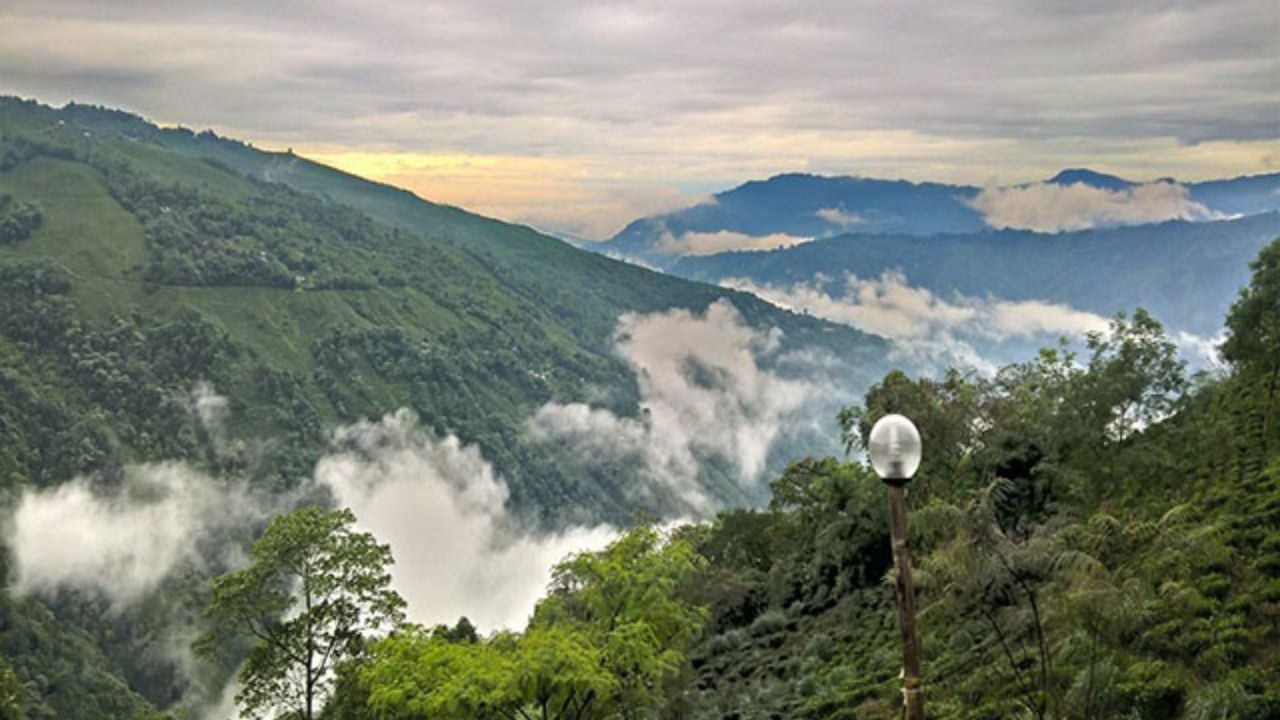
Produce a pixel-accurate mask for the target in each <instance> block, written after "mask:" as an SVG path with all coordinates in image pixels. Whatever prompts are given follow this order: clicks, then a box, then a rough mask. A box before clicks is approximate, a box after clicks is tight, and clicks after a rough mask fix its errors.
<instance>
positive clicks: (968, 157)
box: [0, 0, 1280, 237]
mask: <svg viewBox="0 0 1280 720" xmlns="http://www.w3.org/2000/svg"><path fill="white" fill-rule="evenodd" d="M0 29H2V32H3V36H4V40H3V42H0V92H5V93H13V94H18V95H22V96H26V97H34V98H37V99H39V100H42V101H45V102H49V103H53V104H59V105H60V104H62V103H63V102H65V101H67V100H72V99H74V100H77V101H82V102H93V103H101V104H106V105H111V106H115V107H120V108H124V109H127V110H131V111H135V112H138V113H140V114H142V115H145V116H147V117H148V118H151V119H153V120H155V121H158V122H160V123H164V124H182V125H186V126H189V127H192V128H196V129H201V128H205V127H212V128H213V129H215V130H216V131H218V132H219V133H223V134H227V135H232V136H235V137H238V138H241V139H245V140H250V141H253V142H255V143H256V144H258V145H261V146H267V147H277V148H284V147H293V148H294V150H295V151H297V152H299V153H302V154H306V155H309V156H313V157H317V158H318V159H321V160H323V161H326V162H330V163H333V164H336V165H339V166H341V167H344V168H346V169H349V170H352V171H355V172H358V173H361V174H364V175H368V176H372V177H376V178H378V179H383V180H386V181H389V182H393V183H396V184H399V185H403V186H406V187H408V188H410V189H413V190H415V191H417V192H419V193H420V194H422V195H424V196H426V197H428V198H431V199H435V200H441V201H445V202H451V203H455V204H461V205H464V206H467V207H469V208H471V209H474V210H477V211H480V212H484V213H487V214H491V215H497V216H499V217H503V218H506V219H510V220H516V221H521V222H529V223H532V224H535V225H538V226H540V227H543V228H547V229H553V230H558V231H563V232H572V233H576V234H581V235H586V236H591V237H604V236H607V235H610V234H612V233H613V232H614V231H616V230H617V229H619V228H620V226H621V225H622V224H623V223H625V222H626V221H628V220H630V219H634V217H636V216H638V215H641V214H647V213H651V212H654V211H658V210H663V209H669V208H672V207H676V206H680V205H685V204H688V203H690V202H692V201H694V200H696V199H697V198H699V197H702V196H705V195H706V194H707V193H709V192H713V191H716V190H721V189H725V188H728V187H731V186H733V185H736V184H738V183H740V182H742V181H744V180H747V179H751V178H760V177H766V176H768V175H771V174H775V173H778V172H788V171H809V172H820V173H829V174H860V175H866V176H880V177H904V178H909V179H936V180H947V181H964V182H968V183H974V184H981V185H989V184H996V183H1011V182H1023V181H1028V180H1034V179H1040V178H1043V177H1047V176H1049V175H1051V174H1053V173H1054V172H1056V171H1057V170H1058V169H1060V168H1062V167H1066V166H1082V165H1087V166H1090V167H1094V168H1097V169H1101V170H1104V171H1112V172H1118V173H1121V174H1124V175H1126V176H1129V177H1132V178H1134V179H1151V178H1155V177H1159V176H1165V175H1174V176H1177V177H1179V178H1182V179H1203V178H1208V177H1218V176H1225V175H1237V174H1243V173H1256V172H1275V171H1280V43H1278V42H1277V37H1280V3H1277V2H1275V0H1226V1H1220V2H1205V1H1204V0H1197V1H1195V2H1141V1H1139V2H1115V0H1107V1H1105V2H1095V1H1094V0H1077V1H1074V2H995V1H992V0H967V1H966V2H935V3H922V2H910V1H902V0H877V1H874V2H862V1H854V2H850V1H848V0H845V1H843V2H756V1H754V0H734V1H732V2H694V1H691V0H684V1H682V2H612V3H602V4H599V5H591V4H585V3H577V2H564V1H561V0H540V1H537V2H484V1H481V0H473V1H472V2H459V3H448V2H436V3H433V2H423V1H421V0H395V1H392V2H376V3H375V2H365V3H356V2H337V1H336V0H315V1H313V2H300V1H294V0H269V1H268V0H254V1H253V2H247V1H245V0H222V1H221V2H207V3H193V2H180V1H171V2H163V3H161V2H134V1H132V0H111V1H110V2H102V1H101V0H86V1H84V2H79V1H76V0H5V2H4V3H3V5H0Z"/></svg>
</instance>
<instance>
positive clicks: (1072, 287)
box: [670, 212, 1280, 336]
mask: <svg viewBox="0 0 1280 720" xmlns="http://www.w3.org/2000/svg"><path fill="white" fill-rule="evenodd" d="M1276 237H1280V213H1275V212H1271V213H1265V214H1260V215H1252V216H1248V217H1243V218H1237V219H1234V220H1220V221H1215V222H1186V221H1172V222H1166V223H1160V224H1152V225H1138V226H1131V227H1118V228H1107V229H1101V230H1085V231H1079V232H1071V233H1059V234H1044V233H1034V232H1026V231H1015V230H1003V231H991V232H982V233H969V234H955V233H949V234H943V235H934V236H929V237H921V236H912V235H852V234H843V235H838V236H835V237H831V238H825V239H822V240H815V241H813V242H810V243H805V244H803V245H797V246H795V247H791V248H786V249H779V250H773V251H769V252H732V253H721V254H717V255H707V256H701V257H693V256H690V257H684V258H680V259H679V260H678V261H677V262H676V263H675V264H674V265H672V266H671V267H670V272H671V273H673V274H676V275H680V276H681V277H686V278H691V279H697V280H704V281H707V282H722V281H724V280H725V279H727V278H747V279H750V280H751V281H753V282H755V283H757V284H760V285H770V286H775V287H790V286H793V285H795V284H796V283H810V282H813V281H814V279H815V278H817V279H818V283H817V284H818V286H819V287H822V288H824V289H826V290H827V291H829V292H831V293H838V291H839V290H840V287H839V286H840V285H841V283H843V282H844V279H845V277H846V276H847V275H850V274H852V275H856V276H857V277H860V278H877V277H880V276H881V275H882V274H883V273H885V272H886V271H895V272H901V273H902V274H903V275H904V276H905V278H906V281H907V282H908V283H909V284H910V285H912V286H915V287H920V288H925V289H928V290H929V291H931V292H932V293H934V294H936V295H938V296H940V297H943V298H951V297H953V296H956V295H961V296H967V297H977V298H985V297H996V298H1000V299H1004V300H1039V301H1044V302H1052V303H1061V304H1067V305H1070V306H1072V307H1074V308H1077V309H1080V310H1086V311H1089V312H1093V313H1097V314H1100V315H1103V316H1109V315H1111V314H1113V313H1115V312H1117V311H1121V310H1132V309H1133V308H1135V307H1137V306H1143V307H1145V308H1146V309H1148V310H1150V311H1151V312H1152V313H1154V314H1155V315H1156V316H1157V317H1158V318H1160V319H1161V320H1162V321H1164V322H1165V323H1166V324H1168V325H1169V326H1171V327H1172V328H1174V329H1177V330H1186V331H1188V332H1193V333H1196V334H1200V335H1205V336H1211V335H1213V334H1214V333H1216V332H1217V330H1218V329H1219V328H1220V327H1221V320H1220V318H1222V317H1223V314H1224V313H1225V312H1226V309H1227V308H1228V307H1229V306H1230V304H1231V301H1232V300H1234V299H1235V297H1236V293H1237V291H1238V289H1239V288H1240V286H1241V285H1242V284H1243V283H1246V282H1247V281H1248V279H1249V267H1248V265H1249V262H1250V261H1251V260H1252V259H1253V258H1254V257H1256V256H1257V254H1258V251H1259V250H1260V249H1261V248H1262V247H1263V246H1264V245H1266V244H1267V243H1268V242H1270V241H1271V240H1272V239H1274V238H1276Z"/></svg>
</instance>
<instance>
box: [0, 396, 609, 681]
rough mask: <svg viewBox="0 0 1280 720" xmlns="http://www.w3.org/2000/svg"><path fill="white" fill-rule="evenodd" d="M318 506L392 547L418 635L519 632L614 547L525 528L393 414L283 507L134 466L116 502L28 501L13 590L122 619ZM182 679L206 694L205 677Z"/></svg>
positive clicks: (578, 531)
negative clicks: (96, 599) (276, 524)
mask: <svg viewBox="0 0 1280 720" xmlns="http://www.w3.org/2000/svg"><path fill="white" fill-rule="evenodd" d="M192 397H193V400H192V402H193V408H194V409H196V410H199V409H201V408H203V409H204V410H205V411H208V412H207V415H208V416H209V418H210V424H211V428H210V432H211V433H212V432H213V430H214V429H216V426H217V423H218V422H220V421H219V420H218V418H220V417H221V416H222V415H221V413H222V411H223V410H224V409H225V399H223V398H221V397H220V396H218V395H217V394H216V393H214V392H213V391H212V389H211V388H210V387H208V386H207V385H206V386H199V387H197V389H196V390H195V391H194V393H193V396H192ZM202 417H204V415H203V414H202ZM326 492H327V493H328V494H330V495H332V497H333V499H334V500H335V502H336V504H337V505H338V506H341V507H349V508H351V509H352V511H353V512H355V514H356V516H357V518H358V521H359V524H360V526H361V527H363V528H365V529H368V530H370V531H371V532H373V533H374V535H376V536H377V537H378V538H379V539H380V540H382V541H383V542H389V543H390V544H391V547H392V553H393V555H394V557H395V559H396V564H395V567H394V570H393V573H392V575H393V582H394V584H395V586H396V588H397V589H398V590H399V591H400V592H401V593H402V594H403V595H404V597H405V598H406V600H407V601H408V602H409V614H410V617H411V619H413V620H415V621H418V622H422V623H426V624H431V623H436V622H453V621H456V620H457V619H458V618H459V617H461V616H462V615H467V616H468V617H470V618H471V619H472V620H473V621H474V622H476V623H477V624H478V625H479V626H480V627H482V628H484V629H486V630H492V629H496V628H520V627H523V625H524V622H525V621H526V619H527V617H528V614H529V613H530V612H531V611H532V609H533V605H534V603H535V602H536V600H537V599H538V598H539V597H541V596H542V594H543V592H544V591H545V589H546V585H547V583H548V582H549V581H550V571H551V567H552V566H553V565H554V564H555V563H557V562H559V561H560V560H562V559H564V558H565V557H566V556H567V555H569V554H571V553H573V552H579V551H582V550H589V549H596V548H600V547H603V546H604V545H605V544H606V543H607V542H608V541H609V540H611V539H612V538H613V537H615V535H616V531H615V530H614V529H613V528H611V527H608V526H604V525H600V526H593V527H583V526H575V527H568V528H565V529H563V530H561V531H558V532H546V531H540V530H534V529H528V528H526V527H525V526H524V524H522V523H521V522H520V521H519V519H518V518H517V517H514V516H511V515H509V514H508V511H507V507H506V504H507V498H508V495H509V493H508V489H507V485H506V483H505V482H504V481H503V479H502V478H500V477H498V476H497V475H496V474H495V472H494V470H493V467H492V466H491V465H490V464H489V463H488V461H486V460H485V459H484V458H483V457H482V456H481V454H480V451H479V450H478V449H477V448H476V447H474V446H468V445H464V444H463V443H462V442H461V441H459V440H458V438H456V437H454V436H452V435H449V436H445V437H443V438H437V437H435V436H434V435H432V434H431V433H430V432H429V431H427V430H425V429H423V428H421V427H420V426H419V424H418V422H417V418H416V417H415V416H414V415H413V413H411V412H410V411H408V410H401V411H398V412H395V413H392V414H389V415H387V416H386V417H384V418H382V419H381V420H380V421H378V422H368V421H366V422H360V423H356V424H353V425H350V426H346V427H342V428H339V429H338V430H336V431H335V432H334V435H333V447H332V450H331V452H329V453H328V454H326V455H324V456H323V457H322V458H321V459H320V460H319V461H318V462H317V464H316V466H315V469H314V472H313V474H312V477H311V478H310V479H309V480H308V481H306V482H304V483H302V484H301V486H300V487H299V488H298V489H296V490H295V491H293V492H289V493H283V494H268V493H266V492H263V491H258V490H255V489H253V488H251V487H250V486H248V485H247V484H246V483H244V482H242V481H240V480H235V479H222V478H215V477H211V476H209V475H207V474H205V473H202V472H200V471H198V470H196V469H194V468H193V467H191V466H189V465H187V464H185V463H182V462H163V463H149V464H141V465H133V466H129V467H127V468H126V469H125V478H124V481H123V483H122V484H121V485H120V486H119V487H116V488H101V487H99V483H98V482H96V481H95V479H94V478H90V477H80V478H76V479H74V480H72V481H70V482H67V483H64V484H62V485H60V486H58V487H55V488H49V489H43V490H41V489H27V490H25V491H23V492H22V493H21V494H20V495H19V497H18V500H17V502H16V504H15V505H14V508H13V510H12V512H11V514H10V515H9V516H8V518H7V519H6V520H5V522H4V525H3V539H4V542H5V545H6V546H7V547H8V548H9V551H10V553H11V563H12V565H11V574H10V580H11V583H12V590H13V592H15V593H17V594H19V595H25V594H33V593H36V594H46V595H48V594H52V593H55V592H57V591H58V590H61V589H72V590H77V591H81V592H86V593H90V594H94V595H98V596H101V597H103V598H105V599H106V600H107V601H108V602H109V603H110V605H111V607H112V608H113V610H115V611H123V610H126V609H128V608H130V607H132V606H135V605H137V604H139V603H140V602H142V601H144V600H146V599H147V598H148V597H150V596H151V595H152V594H153V593H154V592H155V591H157V589H159V588H160V587H161V586H162V585H163V584H164V583H165V582H166V581H168V580H169V579H171V578H175V577H178V576H180V575H184V574H187V573H189V572H190V571H195V572H196V573H197V574H198V573H204V572H210V571H215V570H217V571H221V570H223V569H225V568H226V567H237V566H241V565H242V564H243V563H244V562H245V555H244V550H245V547H246V546H245V543H246V542H247V540H248V538H249V537H250V533H251V532H252V531H253V530H254V529H255V528H256V527H260V526H261V525H262V524H264V523H265V522H266V521H267V520H268V519H270V518H271V517H272V516H273V515H275V514H276V513H279V512H285V511H288V510H290V509H292V508H293V507H296V506H297V505H298V504H299V503H300V502H301V501H302V500H303V499H304V498H305V499H311V500H314V499H316V498H321V497H324V496H325V493H326ZM150 620H156V618H151V619H150ZM161 620H163V619H161ZM163 621H164V622H170V621H172V622H173V623H174V624H173V626H172V627H167V628H165V629H164V630H163V633H162V635H163V636H164V638H166V639H165V640H164V641H163V645H164V647H165V648H167V650H166V652H167V655H166V656H167V657H169V658H170V659H171V660H172V662H174V663H175V664H176V665H177V666H179V667H184V668H185V667H187V666H190V665H191V664H192V659H191V657H190V654H189V652H187V650H188V647H187V646H188V645H189V642H187V641H189V640H190V638H191V637H192V636H193V632H194V631H193V630H192V629H191V628H189V627H187V626H186V624H185V623H186V621H185V620H182V619H180V618H177V616H175V618H171V619H170V620H163ZM187 675H188V676H189V677H191V678H192V683H193V685H199V684H200V682H201V680H202V677H201V675H200V673H187ZM203 690H204V691H207V690H208V689H207V688H205V689H203ZM210 697H211V696H210Z"/></svg>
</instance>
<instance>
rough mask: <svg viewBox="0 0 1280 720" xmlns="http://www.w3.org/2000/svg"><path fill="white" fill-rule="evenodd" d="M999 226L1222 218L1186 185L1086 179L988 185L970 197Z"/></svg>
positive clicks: (1081, 226)
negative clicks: (1107, 184) (1119, 186)
mask: <svg viewBox="0 0 1280 720" xmlns="http://www.w3.org/2000/svg"><path fill="white" fill-rule="evenodd" d="M969 204H970V205H971V206H973V208H974V209H975V210H977V211H978V212H980V213H982V215H983V217H984V218H985V220H986V222H987V224H988V225H990V226H991V227H995V228H1014V229H1019V230H1036V231H1039V232H1062V231H1069V230H1085V229H1088V228H1093V227H1100V226H1112V225H1140V224H1144V223H1153V222H1163V221H1165V220H1216V219H1220V218H1222V217H1223V216H1222V215H1221V214H1220V213H1216V212H1214V211H1212V210H1210V209H1209V208H1207V207H1205V206H1204V205H1202V204H1200V203H1198V202H1194V201H1192V200H1191V197H1190V194H1189V192H1188V190H1187V188H1186V186H1184V185H1179V184H1176V183H1171V182H1154V183H1147V184H1143V185H1136V186H1134V187H1132V188H1128V189H1124V190H1108V189H1106V188H1096V187H1091V186H1089V185H1086V184H1084V183H1074V184H1072V185H1058V184H1056V183H1035V184H1031V185H1020V186H1015V187H1004V188H987V189H985V190H983V191H982V192H981V193H979V194H978V195H977V196H976V197H974V198H973V199H972V200H970V201H969Z"/></svg>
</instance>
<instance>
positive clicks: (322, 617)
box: [196, 506, 405, 720]
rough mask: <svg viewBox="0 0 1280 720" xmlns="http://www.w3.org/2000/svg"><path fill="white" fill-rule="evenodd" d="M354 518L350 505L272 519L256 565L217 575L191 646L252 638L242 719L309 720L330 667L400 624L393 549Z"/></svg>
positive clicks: (203, 648)
mask: <svg viewBox="0 0 1280 720" xmlns="http://www.w3.org/2000/svg"><path fill="white" fill-rule="evenodd" d="M355 521H356V518H355V515H353V514H352V513H351V511H350V510H346V509H343V510H333V511H329V510H324V509H322V508H319V507H314V506H311V507H304V508H301V509H298V510H295V511H293V512H291V513H288V514H284V515H280V516H277V517H276V518H275V519H273V520H272V521H271V523H270V524H269V525H268V526H267V529H266V531H265V532H264V533H263V535H262V537H261V538H259V539H258V541H257V542H255V543H254V545H253V549H252V551H251V556H252V559H253V564H252V565H250V566H249V567H247V568H245V569H243V570H237V571H234V572H230V573H226V574H224V575H221V576H219V577H218V578H216V579H215V580H214V583H213V597H212V598H211V599H210V601H209V604H208V605H207V606H206V608H205V611H204V617H205V618H206V620H207V621H208V622H209V623H210V628H209V629H208V631H206V632H205V633H204V634H203V635H202V636H201V637H200V638H199V639H198V640H197V641H196V648H197V650H198V651H199V652H200V653H202V654H203V655H205V656H207V657H208V656H216V655H218V654H219V653H220V652H221V651H222V650H223V649H224V648H225V647H226V646H227V644H228V641H231V640H234V639H248V640H250V641H251V642H252V643H253V646H252V649H251V650H250V651H249V657H248V659H247V660H246V661H245V664H244V667H243V669H241V671H240V684H241V690H240V692H239V694H238V695H237V696H236V700H237V702H238V703H239V704H240V705H241V707H242V710H241V712H242V714H243V715H244V716H246V717H281V716H290V717H296V718H302V719H303V720H312V719H313V718H314V717H315V716H316V712H317V710H318V706H319V704H320V703H321V702H322V701H323V700H324V698H325V697H326V696H327V694H328V690H329V688H330V686H331V683H332V676H333V669H334V667H335V665H336V664H338V663H340V662H342V661H343V660H344V659H346V658H348V657H350V656H351V655H352V654H353V653H354V652H356V651H357V650H358V648H359V645H360V643H361V641H362V639H363V635H364V634H365V633H369V632H373V631H376V630H379V629H382V628H387V627H394V626H395V625H397V624H398V623H399V622H400V621H401V618H402V616H403V612H404V605H405V604H404V600H402V599H401V598H400V596H399V595H398V594H396V593H395V592H394V591H393V590H391V589H390V583H391V575H390V574H389V572H388V567H389V566H390V565H391V563H392V562H393V561H392V557H391V549H390V547H389V546H387V545H379V544H378V543H377V541H376V540H375V539H374V537H373V536H372V535H371V534H369V533H362V532H356V531H355V530H354V528H353V526H354V524H355Z"/></svg>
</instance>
